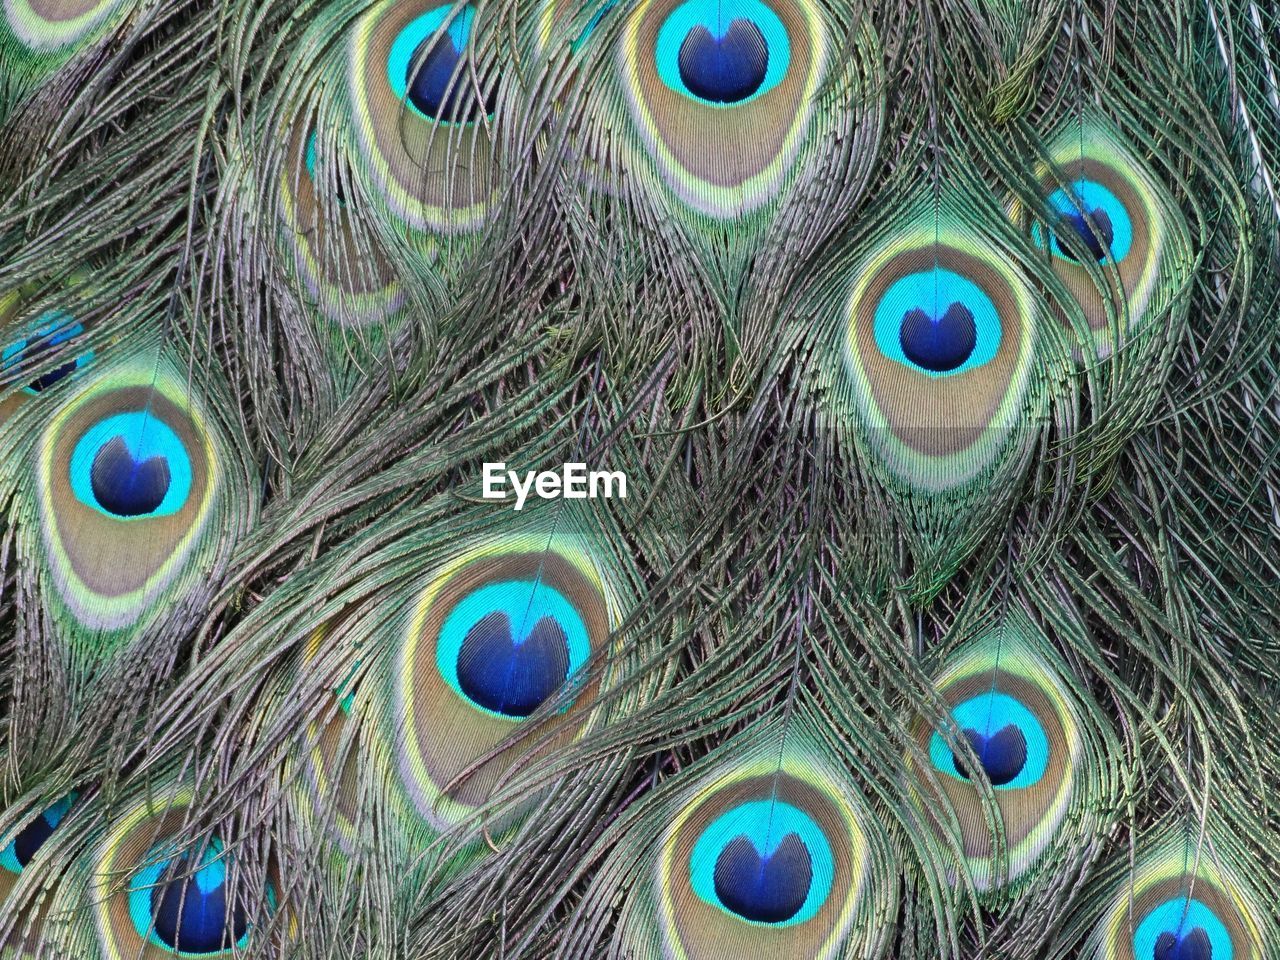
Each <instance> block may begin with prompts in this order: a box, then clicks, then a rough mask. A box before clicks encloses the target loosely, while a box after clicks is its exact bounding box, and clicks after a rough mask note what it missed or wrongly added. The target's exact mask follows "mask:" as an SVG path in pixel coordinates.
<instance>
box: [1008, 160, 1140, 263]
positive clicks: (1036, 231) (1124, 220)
mask: <svg viewBox="0 0 1280 960" xmlns="http://www.w3.org/2000/svg"><path fill="white" fill-rule="evenodd" d="M1049 205H1050V206H1051V207H1053V209H1055V210H1057V211H1058V213H1060V214H1063V215H1064V216H1071V215H1075V216H1080V215H1081V214H1085V213H1088V212H1089V211H1092V210H1101V211H1102V212H1103V213H1105V214H1106V215H1107V218H1108V219H1109V220H1110V221H1111V233H1112V237H1111V247H1110V251H1111V255H1110V256H1109V257H1104V258H1103V259H1102V260H1101V261H1100V262H1101V263H1119V262H1120V261H1121V260H1123V259H1124V258H1125V257H1127V256H1128V255H1129V250H1130V249H1131V248H1132V247H1133V220H1131V219H1130V217H1129V211H1128V210H1126V209H1125V206H1124V204H1123V203H1121V202H1120V198H1119V197H1117V196H1116V195H1115V194H1114V193H1112V192H1111V191H1110V190H1108V189H1107V188H1106V187H1104V186H1103V185H1102V184H1100V183H1098V182H1097V181H1094V180H1077V181H1076V182H1075V183H1073V184H1072V185H1071V193H1068V192H1067V191H1065V190H1056V191H1054V192H1053V194H1052V195H1050V197H1049ZM1031 236H1032V239H1033V240H1034V241H1035V244H1036V246H1038V247H1041V248H1043V247H1044V235H1043V233H1042V228H1041V226H1040V224H1038V223H1037V224H1034V225H1033V226H1032V228H1031ZM1049 237H1050V241H1049V249H1050V250H1051V251H1052V252H1053V255H1054V256H1056V257H1061V258H1063V259H1069V260H1073V261H1074V259H1075V258H1074V257H1068V256H1067V254H1066V253H1065V252H1064V251H1063V249H1062V247H1061V246H1060V245H1059V243H1058V237H1057V235H1056V234H1055V233H1054V232H1053V231H1052V230H1051V231H1049Z"/></svg>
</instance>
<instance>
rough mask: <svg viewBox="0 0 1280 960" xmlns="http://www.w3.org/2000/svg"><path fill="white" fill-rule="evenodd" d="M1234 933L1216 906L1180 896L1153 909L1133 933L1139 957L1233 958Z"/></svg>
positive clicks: (1153, 959)
mask: <svg viewBox="0 0 1280 960" xmlns="http://www.w3.org/2000/svg"><path fill="white" fill-rule="evenodd" d="M1234 952H1235V951H1234V948H1233V946H1232V940H1231V933H1230V931H1229V930H1228V929H1227V925H1226V924H1225V923H1223V922H1222V920H1221V919H1220V918H1219V917H1218V915H1217V914H1216V913H1215V912H1214V910H1213V908H1212V907H1210V906H1209V905H1208V904H1206V903H1204V902H1202V901H1201V900H1198V899H1194V898H1187V897H1178V898H1174V899H1170V900H1166V901H1165V902H1164V903H1161V904H1160V905H1159V906H1157V907H1155V908H1154V909H1153V910H1151V911H1150V912H1149V913H1148V914H1147V915H1146V916H1145V917H1144V918H1143V919H1142V921H1141V922H1140V923H1139V924H1138V928H1137V929H1136V930H1135V931H1134V934H1133V955H1134V957H1136V958H1138V960H1143V958H1146V957H1150V958H1151V960H1232V957H1233V955H1234Z"/></svg>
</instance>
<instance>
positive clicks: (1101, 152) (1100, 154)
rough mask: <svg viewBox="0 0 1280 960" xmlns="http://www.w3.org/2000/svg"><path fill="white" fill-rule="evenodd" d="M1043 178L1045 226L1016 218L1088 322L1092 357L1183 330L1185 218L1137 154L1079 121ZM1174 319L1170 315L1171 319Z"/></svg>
mask: <svg viewBox="0 0 1280 960" xmlns="http://www.w3.org/2000/svg"><path fill="white" fill-rule="evenodd" d="M1049 159H1050V161H1051V162H1050V163H1049V164H1041V165H1040V166H1039V167H1038V169H1037V171H1036V176H1037V178H1038V180H1039V183H1040V188H1041V190H1042V191H1043V194H1044V206H1045V212H1046V213H1047V214H1048V217H1047V219H1040V218H1039V217H1038V216H1037V217H1033V216H1030V215H1029V214H1028V213H1027V212H1026V210H1025V208H1024V207H1022V206H1021V205H1019V204H1014V216H1015V219H1016V220H1018V221H1020V222H1021V223H1022V224H1023V225H1024V226H1025V227H1026V228H1027V229H1029V230H1030V233H1031V239H1032V241H1033V243H1035V245H1036V246H1037V247H1039V248H1040V249H1041V250H1043V251H1044V253H1045V256H1046V257H1047V258H1048V260H1049V265H1050V267H1051V269H1052V270H1053V273H1054V274H1055V275H1056V277H1057V279H1058V280H1059V281H1061V283H1062V285H1063V286H1064V287H1065V289H1066V292H1067V294H1068V296H1069V297H1070V298H1071V301H1073V303H1074V304H1075V305H1077V306H1078V308H1079V310H1080V311H1081V312H1082V313H1083V315H1084V320H1085V323H1086V324H1087V327H1088V330H1089V334H1090V336H1091V337H1092V339H1093V347H1094V351H1095V353H1096V354H1097V356H1099V357H1105V356H1107V355H1109V354H1110V353H1111V352H1112V351H1113V350H1115V349H1116V347H1117V346H1118V344H1119V343H1120V342H1122V341H1123V340H1124V339H1126V338H1128V337H1131V336H1133V335H1135V334H1138V333H1139V332H1140V331H1142V330H1144V329H1147V328H1148V325H1149V324H1155V323H1160V322H1161V321H1160V318H1161V317H1163V318H1164V321H1163V323H1164V325H1166V326H1168V327H1170V328H1176V327H1178V326H1180V324H1181V323H1182V321H1183V319H1185V317H1186V310H1187V304H1188V298H1187V296H1186V291H1185V289H1184V288H1185V287H1186V285H1187V283H1188V282H1189V280H1190V279H1191V275H1192V270H1193V268H1194V265H1195V256H1194V253H1193V251H1192V246H1191V236H1190V231H1189V229H1188V226H1187V220H1186V217H1185V216H1184V215H1183V213H1182V211H1181V210H1180V209H1179V208H1178V205H1177V203H1176V202H1175V200H1174V199H1173V197H1172V195H1171V194H1170V192H1169V189H1168V188H1167V187H1166V186H1165V185H1164V184H1163V183H1162V182H1161V181H1160V179H1159V177H1157V176H1156V174H1155V172H1154V171H1153V170H1152V169H1151V167H1150V166H1149V165H1148V164H1147V163H1146V162H1145V161H1144V160H1143V159H1142V158H1141V157H1140V156H1139V154H1138V151H1137V150H1136V149H1135V148H1134V146H1133V145H1132V144H1131V143H1130V142H1129V141H1128V140H1127V139H1126V138H1125V137H1124V135H1123V134H1121V133H1120V132H1119V130H1117V129H1116V128H1115V127H1114V126H1113V125H1112V124H1111V123H1110V122H1108V121H1105V120H1103V119H1101V118H1099V117H1093V118H1089V119H1086V120H1084V121H1082V122H1072V123H1071V124H1069V125H1067V126H1066V127H1065V128H1064V129H1063V130H1062V131H1061V132H1060V133H1059V134H1058V135H1057V136H1056V137H1055V138H1054V139H1053V140H1052V141H1051V142H1050V144H1049ZM1170 311H1172V312H1170Z"/></svg>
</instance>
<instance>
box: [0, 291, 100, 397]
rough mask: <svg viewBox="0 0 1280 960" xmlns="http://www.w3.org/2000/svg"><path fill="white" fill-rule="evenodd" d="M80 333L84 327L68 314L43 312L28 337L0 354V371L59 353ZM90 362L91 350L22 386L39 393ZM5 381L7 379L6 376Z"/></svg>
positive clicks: (50, 311) (13, 368) (28, 391)
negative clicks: (43, 355) (42, 356)
mask: <svg viewBox="0 0 1280 960" xmlns="http://www.w3.org/2000/svg"><path fill="white" fill-rule="evenodd" d="M83 333H84V326H83V325H82V324H80V323H78V322H77V321H76V320H75V318H74V317H72V316H71V314H69V313H67V312H65V311H63V310H46V311H45V312H44V313H42V314H41V315H40V316H39V317H38V318H36V321H35V326H34V329H33V330H32V332H31V335H30V336H28V337H25V338H24V339H22V340H19V341H17V342H16V343H12V344H10V345H9V346H7V347H5V348H4V351H3V354H0V369H4V370H6V371H7V370H15V369H17V368H19V367H21V366H23V365H26V364H31V363H35V362H36V361H37V360H38V358H39V357H40V356H41V355H42V354H46V353H54V352H58V353H61V352H63V350H64V349H65V345H67V344H69V343H70V342H71V341H73V340H75V338H77V337H79V336H81V335H82V334H83ZM92 360H93V351H92V350H86V351H85V352H84V353H82V354H80V355H79V356H77V357H74V358H72V359H68V360H67V361H65V362H64V363H61V364H59V365H58V366H56V367H54V368H53V369H52V370H46V371H45V372H44V373H42V374H40V375H39V376H37V377H36V378H35V379H34V380H32V381H31V382H30V383H28V384H27V386H26V392H27V393H30V394H38V393H42V392H43V391H45V390H48V389H49V388H50V387H52V386H53V385H54V384H56V383H58V382H59V381H61V380H63V379H65V378H67V377H69V376H71V375H72V374H73V373H75V372H76V371H77V370H80V369H81V368H83V367H85V366H87V365H88V364H89V363H90V362H91V361H92ZM5 379H6V380H8V379H9V378H8V377H6V378H5Z"/></svg>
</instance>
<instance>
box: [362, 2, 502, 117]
mask: <svg viewBox="0 0 1280 960" xmlns="http://www.w3.org/2000/svg"><path fill="white" fill-rule="evenodd" d="M451 14H453V15H452V18H450V15H451ZM446 20H447V21H448V26H445V22H446ZM474 20H475V9H474V8H473V7H471V6H470V5H468V6H466V7H463V8H462V10H461V11H459V12H457V13H456V14H454V8H453V6H452V5H449V4H446V5H444V6H440V7H436V8H435V9H434V10H429V11H427V12H426V13H424V14H422V15H421V16H419V17H417V18H416V19H414V20H412V21H410V22H409V23H408V24H406V25H405V27H404V29H402V30H401V31H400V33H399V34H397V35H396V38H395V40H394V41H393V42H392V44H391V52H390V53H389V54H388V56H387V82H388V83H389V84H390V85H391V90H392V92H393V93H394V94H395V95H396V97H397V99H400V100H407V101H408V103H409V105H410V106H411V107H412V108H413V110H414V111H415V112H416V113H418V114H419V115H421V116H423V117H425V118H426V119H428V120H434V121H438V122H440V123H472V122H474V121H476V120H478V119H479V118H480V115H481V114H482V113H483V114H484V115H486V116H492V115H493V112H494V99H495V94H494V91H492V90H488V91H481V90H478V89H476V83H475V78H474V77H473V76H472V72H471V70H470V69H468V68H467V66H466V65H465V64H464V63H463V60H464V54H465V52H466V49H467V45H468V43H469V42H470V39H471V29H472V22H473V21H474ZM442 28H443V29H442Z"/></svg>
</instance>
